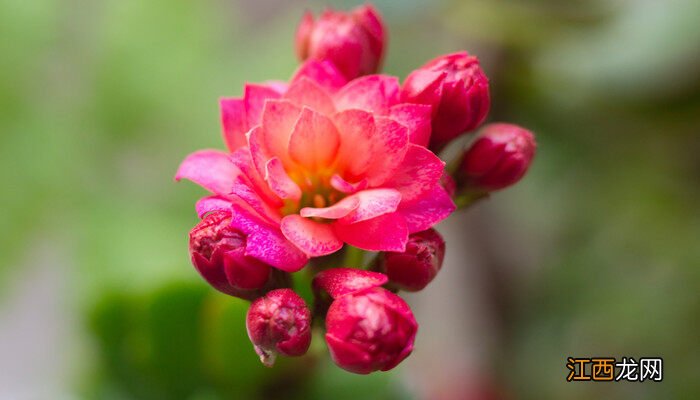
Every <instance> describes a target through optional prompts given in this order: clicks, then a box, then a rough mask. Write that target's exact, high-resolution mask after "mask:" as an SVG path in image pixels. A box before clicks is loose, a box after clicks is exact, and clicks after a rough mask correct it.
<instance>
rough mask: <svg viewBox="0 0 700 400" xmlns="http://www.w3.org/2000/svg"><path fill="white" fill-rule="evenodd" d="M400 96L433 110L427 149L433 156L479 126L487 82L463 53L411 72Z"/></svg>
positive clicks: (483, 115) (487, 97)
mask: <svg viewBox="0 0 700 400" xmlns="http://www.w3.org/2000/svg"><path fill="white" fill-rule="evenodd" d="M401 96H402V100H403V101H407V102H411V103H418V104H429V105H431V106H432V107H433V110H432V112H433V119H432V135H431V137H430V149H432V150H433V151H435V152H438V151H440V150H441V149H442V148H443V147H444V146H445V145H446V144H447V143H449V142H450V141H451V140H453V139H454V138H456V137H457V136H459V135H461V134H463V133H466V132H469V131H471V130H473V129H475V128H476V127H478V126H479V125H481V123H482V122H484V119H486V116H487V114H488V112H489V107H490V104H491V100H490V95H489V80H488V78H487V77H486V75H485V74H484V71H483V70H482V69H481V66H480V65H479V60H478V59H477V58H476V57H474V56H470V55H469V54H467V53H466V52H459V53H453V54H448V55H444V56H440V57H438V58H435V59H434V60H432V61H430V62H428V63H427V64H425V65H424V66H422V67H421V68H419V69H417V70H415V71H413V72H412V73H411V74H410V75H409V76H408V77H407V78H406V82H404V85H403V89H402V93H401Z"/></svg>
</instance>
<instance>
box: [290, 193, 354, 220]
mask: <svg viewBox="0 0 700 400" xmlns="http://www.w3.org/2000/svg"><path fill="white" fill-rule="evenodd" d="M359 205H360V199H359V198H358V197H357V196H349V197H346V198H344V199H342V200H340V201H339V202H337V203H335V204H333V205H332V206H330V207H324V208H315V207H304V208H302V209H301V211H299V215H301V216H302V217H304V218H309V217H318V218H327V219H338V218H342V217H344V216H346V215H348V214H350V213H351V212H352V211H353V210H355V209H356V208H357V206H359Z"/></svg>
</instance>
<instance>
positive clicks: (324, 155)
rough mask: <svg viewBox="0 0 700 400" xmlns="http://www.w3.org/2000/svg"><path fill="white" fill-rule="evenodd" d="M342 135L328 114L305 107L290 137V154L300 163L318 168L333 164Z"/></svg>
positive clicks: (310, 167)
mask: <svg viewBox="0 0 700 400" xmlns="http://www.w3.org/2000/svg"><path fill="white" fill-rule="evenodd" d="M339 145H340V135H339V133H338V130H337V129H336V128H335V125H333V122H332V121H331V120H330V119H329V118H328V117H326V116H324V115H322V114H319V113H317V112H316V111H313V110H311V109H310V108H304V109H303V110H302V111H301V115H300V116H299V120H298V121H297V123H296V125H294V129H293V130H292V136H291V138H290V139H289V155H290V156H291V157H292V160H294V161H295V162H297V163H298V164H300V165H302V166H304V167H306V168H308V169H309V170H312V171H313V170H316V169H318V168H323V167H327V166H329V165H331V164H332V163H333V161H334V160H335V157H336V155H337V154H338V147H339Z"/></svg>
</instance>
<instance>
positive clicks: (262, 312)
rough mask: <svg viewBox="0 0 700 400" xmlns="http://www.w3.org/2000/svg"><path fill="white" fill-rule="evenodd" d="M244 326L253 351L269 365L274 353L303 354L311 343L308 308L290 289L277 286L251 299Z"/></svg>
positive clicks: (290, 355) (285, 354) (272, 361)
mask: <svg viewBox="0 0 700 400" xmlns="http://www.w3.org/2000/svg"><path fill="white" fill-rule="evenodd" d="M246 326H247V329H248V337H249V338H250V341H251V342H253V346H254V347H255V352H256V353H258V355H259V356H260V361H262V363H263V364H265V365H266V366H268V367H270V366H272V364H274V362H275V357H276V356H277V354H281V355H284V356H289V357H294V356H301V355H304V354H305V353H306V351H307V350H308V349H309V345H310V343H311V311H310V310H309V308H308V307H307V306H306V303H304V299H302V298H301V297H299V295H298V294H296V293H295V292H294V291H293V290H291V289H276V290H273V291H271V292H269V293H267V294H266V295H265V296H264V297H260V298H258V299H256V300H255V301H253V303H252V304H251V305H250V309H249V310H248V316H247V317H246Z"/></svg>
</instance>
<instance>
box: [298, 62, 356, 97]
mask: <svg viewBox="0 0 700 400" xmlns="http://www.w3.org/2000/svg"><path fill="white" fill-rule="evenodd" d="M301 78H308V79H311V80H312V81H314V82H316V83H318V84H319V85H320V86H321V87H323V88H324V89H326V90H329V91H331V92H335V91H337V90H338V89H340V88H341V87H343V86H344V85H345V84H346V83H347V82H348V81H347V79H345V77H344V76H343V74H341V73H340V71H338V68H336V67H335V65H333V63H332V62H330V61H318V60H307V61H306V62H304V63H303V64H302V65H301V66H300V67H299V69H297V71H296V72H295V73H294V76H293V77H292V80H291V82H292V83H294V82H296V81H298V80H300V79H301Z"/></svg>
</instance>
